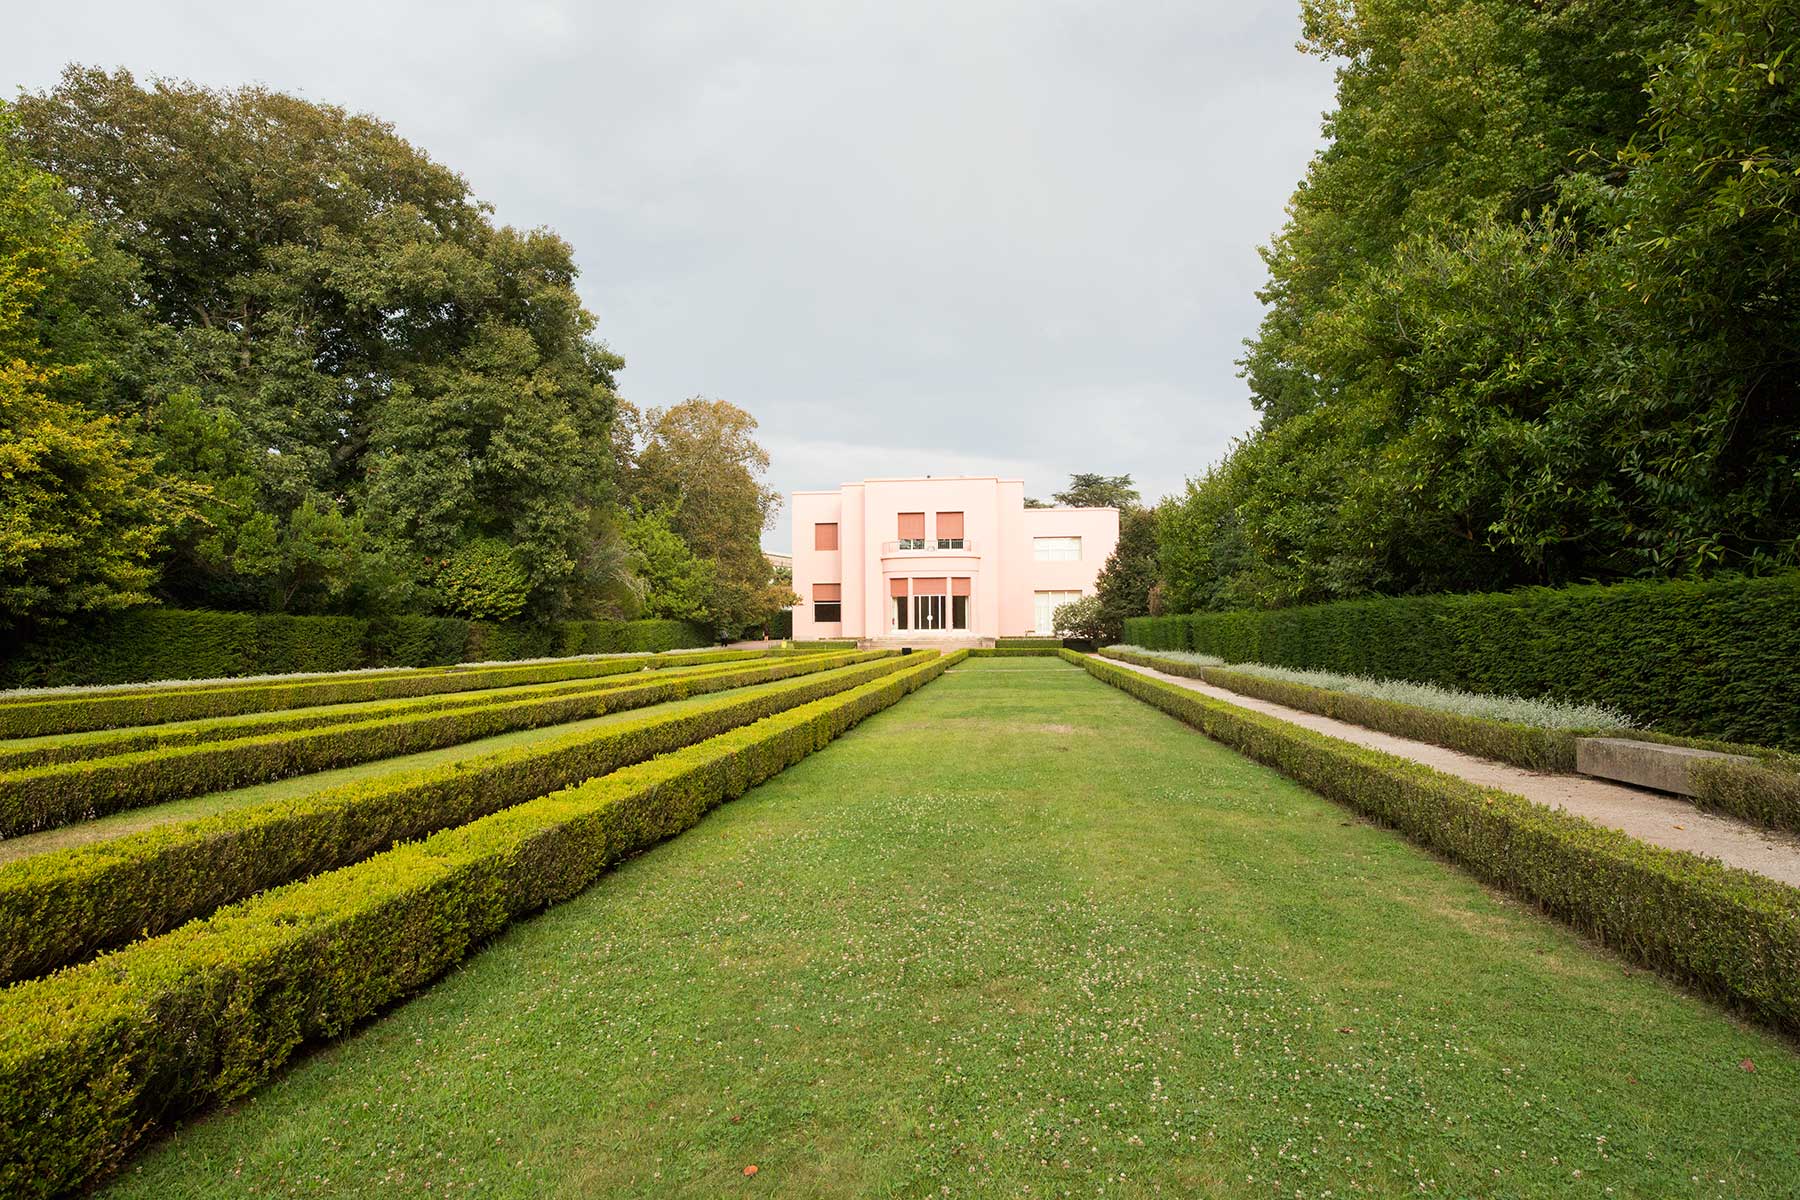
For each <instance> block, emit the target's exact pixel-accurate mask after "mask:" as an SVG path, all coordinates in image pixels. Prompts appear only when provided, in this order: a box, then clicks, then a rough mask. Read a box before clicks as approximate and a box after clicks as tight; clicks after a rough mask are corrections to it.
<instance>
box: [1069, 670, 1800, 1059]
mask: <svg viewBox="0 0 1800 1200" xmlns="http://www.w3.org/2000/svg"><path fill="white" fill-rule="evenodd" d="M1064 657H1066V658H1068V659H1069V661H1071V662H1075V663H1078V664H1079V665H1081V666H1082V667H1084V668H1086V669H1087V671H1088V673H1089V674H1091V675H1093V676H1094V677H1095V678H1097V679H1100V680H1102V681H1104V682H1106V683H1110V684H1112V685H1113V686H1114V687H1117V688H1119V689H1120V690H1122V691H1124V692H1126V693H1127V694H1129V695H1132V696H1135V697H1137V698H1138V699H1140V700H1143V701H1145V702H1147V703H1149V704H1152V705H1154V706H1155V707H1157V708H1160V709H1161V710H1163V711H1164V712H1166V713H1169V714H1170V715H1171V716H1174V717H1175V718H1177V719H1178V720H1180V721H1183V722H1185V723H1186V724H1188V725H1192V726H1193V727H1194V728H1196V729H1198V730H1200V732H1202V733H1204V734H1205V735H1206V736H1207V737H1210V738H1212V739H1214V740H1215V741H1218V742H1222V743H1223V744H1225V745H1227V746H1230V747H1231V748H1232V749H1234V750H1237V751H1239V752H1240V753H1242V754H1245V755H1247V756H1249V757H1250V758H1253V759H1255V760H1256V761H1258V762H1261V763H1264V764H1267V765H1268V766H1271V767H1273V768H1274V769H1276V770H1277V771H1280V772H1281V773H1282V774H1284V775H1286V776H1288V777H1289V778H1292V779H1294V780H1296V781H1298V782H1299V783H1301V784H1304V785H1305V786H1307V787H1309V788H1311V789H1312V790H1314V791H1316V792H1319V793H1320V794H1321V795H1324V796H1327V797H1329V798H1330V799H1333V800H1336V801H1338V802H1340V803H1342V804H1346V805H1348V806H1350V807H1351V808H1354V809H1356V810H1357V811H1359V812H1362V813H1364V814H1365V815H1367V816H1370V817H1373V818H1375V819H1376V820H1379V821H1381V822H1383V823H1385V824H1388V825H1391V826H1393V827H1395V828H1397V829H1399V830H1400V831H1402V832H1403V833H1405V834H1406V835H1407V836H1408V837H1410V838H1412V839H1413V840H1415V841H1417V842H1419V843H1420V844H1422V845H1424V846H1428V847H1430V848H1431V849H1432V850H1435V851H1437V852H1438V853H1441V854H1444V855H1446V856H1447V857H1449V858H1451V859H1454V860H1455V861H1456V862H1458V863H1460V864H1462V865H1463V866H1464V867H1466V868H1468V869H1469V870H1470V871H1472V872H1473V873H1474V874H1475V875H1476V876H1477V877H1478V878H1480V879H1482V880H1484V881H1485V882H1487V883H1490V884H1493V885H1495V886H1497V887H1502V888H1505V889H1506V890H1508V891H1510V892H1513V893H1514V894H1516V895H1519V896H1521V897H1523V898H1525V899H1527V900H1530V901H1532V902H1533V903H1536V904H1537V905H1539V906H1540V907H1542V908H1543V909H1544V910H1545V911H1546V912H1549V913H1550V914H1552V915H1554V916H1556V917H1559V918H1561V919H1562V920H1565V921H1568V922H1569V923H1571V924H1573V925H1575V926H1576V927H1578V928H1580V929H1582V930H1583V931H1585V932H1587V933H1589V934H1591V935H1593V936H1594V937H1597V938H1599V939H1600V940H1601V941H1603V942H1605V943H1606V944H1608V945H1610V946H1612V947H1613V948H1614V949H1616V950H1617V951H1618V952H1620V953H1621V954H1624V955H1625V956H1627V957H1629V958H1632V959H1634V960H1636V961H1638V962H1641V963H1644V964H1645V965H1647V966H1650V967H1654V968H1656V969H1658V970H1661V971H1666V972H1668V973H1669V974H1671V975H1673V976H1676V977H1677V978H1680V979H1683V980H1686V981H1688V982H1690V983H1694V984H1697V985H1699V986H1701V987H1703V988H1705V989H1707V990H1709V991H1711V992H1714V993H1715V994H1718V995H1720V996H1723V997H1725V998H1727V999H1729V1000H1730V1001H1732V1002H1733V1003H1735V1004H1738V1005H1740V1006H1742V1007H1743V1008H1744V1009H1746V1010H1748V1011H1749V1012H1751V1013H1753V1014H1755V1015H1756V1016H1757V1017H1758V1018H1760V1019H1761V1020H1764V1021H1767V1022H1768V1023H1770V1024H1771V1025H1774V1026H1775V1027H1777V1028H1779V1029H1781V1030H1783V1031H1785V1032H1788V1033H1796V1032H1800V889H1796V888H1792V887H1788V886H1786V885H1784V884H1780V883H1776V882H1775V881H1773V880H1770V879H1767V878H1764V877H1763V876H1760V875H1753V874H1751V873H1749V872H1747V871H1739V870H1734V869H1732V868H1729V867H1724V866H1721V865H1719V864H1718V863H1715V862H1712V861H1710V860H1708V859H1704V858H1701V857H1699V856H1697V855H1693V854H1685V853H1681V852H1679V851H1674V850H1667V849H1664V848H1662V847H1660V846H1651V845H1648V844H1647V843H1644V842H1640V841H1637V840H1636V839H1634V838H1631V837H1628V836H1626V835H1625V834H1623V833H1620V832H1618V831H1617V830H1613V829H1605V828H1602V827H1600V826H1598V825H1594V824H1591V823H1589V822H1587V821H1583V820H1581V819H1580V818H1578V817H1574V816H1570V815H1569V814H1567V813H1563V812H1558V811H1556V810H1554V809H1550V808H1546V807H1544V806H1542V805H1537V804H1533V803H1531V802H1530V801H1528V800H1525V799H1523V798H1522V797H1519V796H1514V795H1510V794H1508V793H1506V792H1501V791H1496V790H1494V789H1491V788H1482V787H1477V786H1476V785H1474V784H1471V783H1467V782H1465V781H1463V780H1460V779H1456V778H1453V777H1452V776H1449V775H1444V774H1440V773H1439V772H1436V771H1433V770H1431V769H1430V768H1429V767H1425V766H1422V765H1420V764H1418V763H1412V762H1408V761H1406V760H1405V759H1401V758H1395V757H1394V756H1392V755H1389V754H1382V753H1380V752H1379V751H1375V750H1369V749H1366V748H1364V747H1360V746H1355V745H1352V744H1350V743H1349V742H1344V741H1340V740H1338V739H1336V738H1331V737H1326V736H1325V735H1323V734H1319V733H1314V732H1312V731H1310V730H1306V729H1301V728H1299V727H1297V726H1294V725H1291V724H1289V723H1288V722H1285V721H1282V720H1280V719H1278V718H1275V717H1269V716H1264V715H1262V714H1260V713H1255V712H1250V711H1248V710H1246V709H1243V708H1238V707H1236V706H1234V705H1231V704H1229V703H1226V702H1224V701H1221V700H1213V699H1210V698H1208V697H1206V696H1202V695H1200V694H1198V693H1196V692H1193V691H1190V690H1188V689H1186V688H1183V687H1180V686H1178V685H1176V684H1171V683H1167V682H1164V681H1162V680H1159V679H1152V678H1150V677H1148V676H1145V675H1140V674H1138V673H1137V672H1135V671H1131V670H1128V669H1126V668H1124V667H1120V666H1116V665H1114V664H1112V663H1109V662H1106V661H1104V660H1102V659H1099V658H1092V657H1088V656H1085V655H1079V654H1074V653H1073V652H1070V651H1065V652H1064Z"/></svg>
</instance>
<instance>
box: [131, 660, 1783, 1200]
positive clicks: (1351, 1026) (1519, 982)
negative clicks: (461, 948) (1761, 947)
mask: <svg viewBox="0 0 1800 1200" xmlns="http://www.w3.org/2000/svg"><path fill="white" fill-rule="evenodd" d="M1745 1060H1749V1061H1750V1062H1751V1063H1752V1064H1753V1065H1754V1070H1747V1069H1745V1068H1744V1067H1743V1066H1742V1065H1741V1064H1742V1063H1744V1061H1745ZM1797 1130H1800V1059H1796V1056H1795V1054H1794V1053H1793V1051H1792V1050H1791V1049H1789V1048H1788V1047H1787V1045H1785V1044H1784V1043H1782V1042H1781V1041H1779V1040H1777V1039H1776V1038H1774V1037H1771V1036H1768V1035H1766V1034H1763V1033H1760V1032H1758V1031H1755V1030H1752V1029H1747V1028H1745V1027H1743V1026H1741V1025H1739V1024H1738V1023H1736V1022H1734V1021H1732V1020H1731V1019H1730V1018H1728V1017H1726V1016H1725V1015H1723V1014H1721V1013H1720V1012H1719V1011H1718V1010H1717V1009H1715V1008H1713V1007H1710V1006H1709V1005H1707V1004H1705V1003H1703V1002H1700V1001H1697V1000H1694V999H1691V998H1689V997H1686V996H1684V995H1682V994H1680V993H1678V992H1677V991H1675V990H1674V989H1672V988H1670V987H1669V986H1667V985H1665V984H1664V983H1662V982H1661V981H1660V980H1658V979H1657V978H1655V977H1653V976H1648V975H1645V974H1643V973H1641V972H1638V971H1635V970H1631V969H1628V968H1627V967H1625V966H1623V965H1622V964H1621V963H1620V962H1619V961H1618V960H1616V959H1613V958H1611V957H1609V956H1607V955H1605V954H1603V953H1599V952H1597V951H1595V950H1594V949H1592V948H1591V947H1589V946H1588V945H1586V944H1585V943H1583V942H1582V941H1581V940H1580V939H1578V938H1577V937H1575V936H1574V935H1572V934H1570V933H1568V932H1566V931H1564V930H1563V929H1561V928H1560V927H1557V926H1555V925H1552V924H1550V923H1549V922H1547V921H1545V920H1542V919H1540V918H1539V917H1537V916H1536V915H1535V914H1533V913H1531V912H1529V911H1525V910H1523V909H1521V908H1520V907H1519V906H1517V905H1514V904H1512V903H1510V902H1507V901H1505V900H1503V899H1499V898H1496V897H1494V896H1492V895H1490V894H1489V893H1487V892H1486V891H1484V890H1483V889H1482V888H1480V887H1479V886H1477V885H1475V884H1474V883H1472V882H1470V881H1469V880H1468V879H1467V878H1465V877H1464V876H1462V875H1460V874H1458V873H1457V872H1456V871H1455V870H1453V869H1451V868H1449V867H1446V866H1444V865H1443V864H1441V863H1439V862H1437V861H1436V860H1434V859H1432V858H1431V857H1429V856H1427V855H1425V854H1423V853H1421V852H1419V851H1417V850H1415V849H1413V848H1411V847H1410V846H1409V845H1407V844H1406V843H1405V842H1403V841H1401V840H1400V839H1399V838H1398V837H1397V836H1395V835H1393V834H1391V833H1388V832H1385V831H1382V830H1379V829H1376V828H1373V827H1371V826H1369V825H1366V824H1364V823H1361V822H1358V821H1355V820H1352V819H1351V818H1350V817H1349V816H1348V815H1347V814H1346V812H1345V811H1344V810H1342V809H1339V808H1337V807H1335V806H1333V805H1331V804H1329V803H1327V802H1325V801H1322V800H1320V799H1318V798H1316V797H1314V796H1312V795H1311V794H1309V793H1307V792H1305V791H1304V790H1302V789H1300V788H1298V787H1296V786H1295V785H1293V784H1291V783H1288V782H1287V781H1285V780H1283V779H1282V778H1280V777H1279V776H1276V775H1274V774H1272V773H1271V772H1269V771H1266V770H1264V769H1262V768H1260V767H1257V766H1254V765H1252V764H1250V763H1248V762H1246V761H1245V760H1244V759H1241V758H1239V757H1238V756H1236V755H1235V754H1232V753H1230V752H1228V751H1226V750H1224V749H1222V748H1220V747H1218V746H1216V745H1214V744H1212V743H1210V742H1208V741H1206V740H1205V739H1204V738H1202V737H1200V736H1199V735H1198V734H1196V733H1194V732H1192V731H1191V730H1189V729H1187V728H1185V727H1184V726H1181V725H1179V724H1177V723H1176V722H1174V721H1172V720H1170V719H1169V718H1167V717H1164V716H1162V715H1160V714H1158V713H1156V712H1154V711H1153V710H1151V709H1150V708H1148V707H1147V706H1144V705H1141V704H1139V703H1137V702H1136V701H1133V700H1131V699H1130V698H1128V697H1126V696H1124V695H1123V694H1122V693H1120V692H1118V691H1115V690H1114V689H1111V688H1108V687H1106V686H1105V685H1103V684H1101V683H1098V682H1096V681H1094V680H1092V679H1090V678H1089V677H1088V676H1087V675H1086V674H1084V673H1082V672H1081V671H1079V670H1077V669H1075V668H1073V667H1070V666H1067V665H1065V664H1063V663H1061V662H1059V661H1055V660H1048V659H1028V658H1017V659H993V660H985V661H983V660H976V661H971V662H970V663H967V664H965V665H964V666H962V667H960V668H958V669H956V670H954V671H952V672H951V673H950V674H949V675H947V676H945V677H944V679H942V680H941V681H939V682H937V683H934V684H932V685H931V686H930V687H928V688H926V689H925V690H924V691H922V692H920V693H919V694H918V695H916V696H914V697H913V698H911V699H909V700H906V701H904V702H903V703H902V704H901V705H899V706H898V707H896V708H895V709H892V710H890V711H889V712H886V713H884V714H882V715H880V716H877V717H875V718H873V719H872V720H870V721H869V722H867V723H866V724H864V725H863V726H861V727H860V728H858V729H857V730H855V731H853V732H851V733H850V734H849V735H847V736H846V737H844V738H843V739H842V740H841V741H840V742H838V743H836V744H835V745H833V746H831V747H830V748H829V749H827V750H825V751H823V752H822V753H819V754H817V755H815V756H813V757H812V758H809V759H807V760H806V761H805V762H803V763H801V764H799V765H798V766H796V767H793V768H791V769H790V770H789V771H787V772H786V773H785V774H783V775H782V776H780V777H779V778H777V779H776V780H774V781H772V782H771V783H769V784H766V785H764V786H763V787H761V788H758V789H756V790H755V791H753V792H752V793H750V794H749V795H748V796H745V797H744V798H742V799H740V800H738V801H735V802H733V803H732V804H729V805H727V806H725V807H724V808H722V809H720V810H719V811H718V812H716V813H714V814H713V815H712V816H711V817H709V818H708V819H707V820H706V821H704V822H703V823H702V824H701V825H700V826H699V827H698V828H696V829H695V830H693V831H692V832H690V833H688V834H686V835H685V836H683V837H681V838H679V839H676V840H675V841H673V842H670V843H668V844H666V845H664V846H662V847H660V848H658V849H657V850H655V851H653V852H651V853H649V854H646V855H644V856H642V857H640V858H638V859H637V860H635V861H633V862H631V863H629V864H627V865H626V866H625V867H623V868H622V869H620V870H619V871H617V872H615V873H614V874H613V875H611V876H609V877H608V878H607V879H605V880H603V881H602V882H601V883H600V884H599V885H597V886H596V887H594V888H593V889H591V890H590V891H589V892H587V893H586V894H585V895H583V896H581V897H579V898H577V899H575V900H573V901H571V902H569V903H567V904H564V905H562V906H561V907H559V908H556V909H554V910H552V911H551V912H549V913H547V914H545V915H543V916H541V917H539V918H537V919H535V920H532V921H529V922H526V923H524V924H522V925H520V926H518V927H516V928H515V929H514V930H512V931H511V932H510V933H509V934H508V935H507V936H505V937H503V938H502V939H500V940H499V941H498V942H497V943H496V944H495V945H494V946H492V947H491V948H489V949H488V950H487V951H486V952H485V953H483V954H481V955H480V956H479V957H477V958H475V959H474V960H472V961H471V962H470V963H469V964H468V965H466V966H465V967H464V968H462V969H461V970H459V971H457V972H456V973H455V974H454V975H452V976H451V977H449V978H448V979H446V980H445V981H443V982H442V983H441V984H440V985H438V986H437V987H435V988H433V989H432V990H431V991H429V992H428V993H426V994H425V995H423V996H421V997H419V998H418V999H416V1000H414V1001H413V1002H411V1003H409V1004H407V1005H404V1006H402V1007H400V1008H399V1009H397V1010H396V1011H394V1012H393V1013H391V1014H390V1015H388V1016H387V1017H386V1018H384V1019H382V1020H380V1021H378V1022H375V1023H374V1024H372V1025H371V1026H369V1027H368V1028H366V1029H365V1030H363V1031H362V1032H361V1033H360V1034H358V1035H356V1036H353V1037H350V1038H347V1039H345V1040H343V1041H342V1042H340V1043H337V1044H334V1045H333V1046H331V1047H329V1048H326V1049H324V1050H322V1051H321V1052H319V1053H317V1054H316V1055H314V1056H312V1057H311V1058H309V1059H308V1060H306V1061H304V1062H302V1063H300V1064H299V1065H298V1066H297V1067H295V1068H294V1069H293V1070H291V1071H289V1072H288V1073H287V1074H286V1075H284V1076H283V1077H282V1078H281V1079H280V1080H279V1081H278V1082H276V1083H275V1084H273V1085H271V1086H269V1087H266V1088H264V1089H262V1090H261V1091H260V1092H259V1093H257V1094H256V1095H255V1096H254V1097H253V1098H252V1099H250V1100H248V1101H246V1102H244V1103H243V1104H241V1105H239V1106H238V1107H237V1108H236V1109H235V1110H233V1111H230V1112H225V1113H220V1114H217V1115H215V1116H212V1117H210V1118H207V1119H204V1120H200V1121H197V1122H194V1123H192V1124H190V1125H188V1126H187V1127H185V1128H184V1129H183V1130H182V1131H181V1132H179V1133H178V1134H176V1135H175V1136H173V1137H171V1138H169V1139H167V1140H165V1141H164V1142H163V1143H162V1144H161V1145H159V1146H157V1147H155V1148H153V1149H152V1150H150V1151H149V1152H147V1153H145V1154H144V1155H142V1156H141V1157H140V1158H138V1159H137V1160H135V1161H134V1162H133V1163H132V1164H131V1165H130V1166H128V1167H127V1168H126V1172H125V1174H124V1175H123V1176H122V1177H121V1178H120V1179H119V1181H118V1182H117V1183H116V1184H115V1186H114V1187H113V1189H112V1190H111V1191H110V1193H109V1194H110V1195H114V1196H143V1197H157V1198H159V1200H162V1198H168V1197H185V1196H220V1197H223V1196H241V1195H307V1196H312V1195H325V1196H356V1195H374V1194H379V1195H384V1196H385V1195H405V1196H411V1195H418V1196H427V1195H428V1196H441V1195H450V1196H456V1195H481V1196H520V1197H526V1196H531V1197H535V1196H583V1195H591V1196H645V1197H652V1196H654V1197H661V1196H671V1195H676V1196H681V1195H693V1196H717V1195H721V1194H736V1193H739V1192H742V1193H744V1194H751V1193H755V1192H763V1193H768V1194H779V1195H787V1196H814V1195H823V1196H847V1197H848V1196H863V1195H897V1196H920V1197H923V1196H939V1195H956V1196H964V1195H994V1196H1045V1195H1064V1194H1068V1195H1081V1196H1096V1195H1105V1196H1151V1195H1164V1196H1228V1197H1229V1196H1256V1197H1293V1196H1306V1197H1319V1196H1326V1195H1331V1196H1339V1197H1342V1196H1370V1195H1374V1196H1388V1195H1403V1194H1413V1195H1418V1194H1424V1195H1431V1196H1445V1197H1458V1196H1557V1197H1561V1196H1595V1197H1606V1196H1616V1197H1624V1196H1642V1197H1670V1196H1729V1197H1739V1196H1742V1197H1758V1196H1766V1197H1791V1196H1793V1195H1795V1194H1797V1193H1800V1135H1797V1134H1796V1131H1797ZM750 1164H755V1165H756V1166H757V1168H758V1173H757V1174H756V1175H755V1176H754V1177H753V1178H748V1177H746V1176H745V1175H744V1173H743V1172H744V1168H745V1167H746V1166H747V1165H750Z"/></svg>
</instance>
